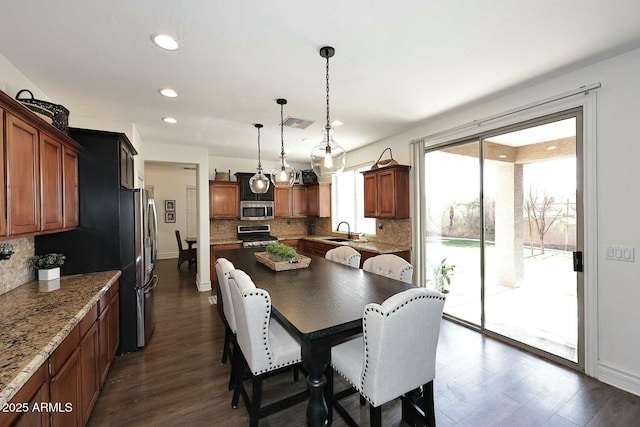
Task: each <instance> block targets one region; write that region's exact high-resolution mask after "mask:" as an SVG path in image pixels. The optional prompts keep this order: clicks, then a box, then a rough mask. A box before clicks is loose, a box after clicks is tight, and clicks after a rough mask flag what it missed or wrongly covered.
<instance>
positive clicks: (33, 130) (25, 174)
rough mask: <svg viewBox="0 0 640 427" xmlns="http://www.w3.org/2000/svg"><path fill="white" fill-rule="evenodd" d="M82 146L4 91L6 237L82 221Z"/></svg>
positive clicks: (1, 194)
mask: <svg viewBox="0 0 640 427" xmlns="http://www.w3.org/2000/svg"><path fill="white" fill-rule="evenodd" d="M80 149H81V146H80V145H79V144H78V143H77V142H75V141H73V140H72V139H71V138H70V137H69V136H68V135H65V134H63V133H62V132H60V131H59V130H58V129H56V128H54V127H53V126H51V125H50V124H49V123H47V122H45V121H44V120H42V119H41V118H40V117H38V116H37V115H35V113H33V112H31V111H30V110H28V109H27V108H25V107H24V106H23V105H21V104H20V103H19V102H17V101H15V100H14V99H12V98H11V97H9V96H8V95H7V94H5V93H4V92H2V91H0V176H2V179H3V185H2V186H1V189H0V206H1V207H0V238H1V239H2V240H5V239H7V238H15V237H14V236H16V237H17V236H20V237H22V236H25V237H26V236H33V235H40V234H47V233H53V232H56V231H63V230H66V229H69V228H74V227H77V225H78V223H77V221H78V206H79V200H78V195H77V192H78V161H77V159H78V154H77V153H78V151H79V150H80ZM65 153H66V154H65Z"/></svg>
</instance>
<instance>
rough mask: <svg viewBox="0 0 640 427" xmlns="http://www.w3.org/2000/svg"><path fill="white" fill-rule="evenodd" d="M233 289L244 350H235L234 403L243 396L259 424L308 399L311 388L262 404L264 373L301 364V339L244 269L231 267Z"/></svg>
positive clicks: (238, 336) (253, 422)
mask: <svg viewBox="0 0 640 427" xmlns="http://www.w3.org/2000/svg"><path fill="white" fill-rule="evenodd" d="M229 289H230V291H231V300H232V302H233V309H234V313H235V316H236V339H237V342H238V347H239V350H240V351H236V352H234V358H235V361H234V365H236V366H237V367H238V370H237V372H236V373H235V379H236V380H235V387H234V392H233V399H232V401H231V406H232V407H233V408H236V407H237V406H238V400H239V398H240V396H242V400H243V401H244V403H245V406H246V407H247V411H248V412H249V420H250V421H249V423H250V426H251V427H254V426H257V425H258V420H259V419H260V418H262V417H265V416H267V415H270V414H273V413H275V412H277V411H280V410H282V409H285V408H288V407H291V406H293V405H295V404H298V403H300V402H302V401H304V400H305V399H308V397H309V392H308V390H305V391H303V392H300V393H297V394H295V395H293V396H289V397H287V398H285V399H283V400H280V401H278V402H274V403H271V404H269V405H267V406H265V407H261V401H262V379H263V377H264V376H266V375H268V374H269V375H270V374H272V373H276V372H277V371H284V370H288V369H289V368H291V367H295V366H299V365H300V364H301V362H302V356H301V350H300V343H299V342H298V341H297V340H296V338H294V337H293V336H292V335H291V334H289V332H287V331H286V330H285V329H284V328H283V327H282V325H280V323H279V322H278V321H276V320H275V319H272V318H271V297H270V296H269V293H268V292H267V291H265V290H264V289H259V288H256V286H255V284H254V283H253V281H252V280H251V278H250V277H249V276H248V275H247V274H246V273H245V272H244V271H241V270H233V271H231V273H230V274H229ZM247 367H248V368H249V372H250V374H251V380H252V392H251V394H252V397H251V399H249V395H248V394H247V391H246V389H245V388H244V384H243V380H244V376H245V371H246V368H247ZM294 378H295V374H294Z"/></svg>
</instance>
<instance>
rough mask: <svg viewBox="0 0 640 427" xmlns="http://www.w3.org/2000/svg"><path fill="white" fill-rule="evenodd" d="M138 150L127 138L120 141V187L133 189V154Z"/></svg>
mask: <svg viewBox="0 0 640 427" xmlns="http://www.w3.org/2000/svg"><path fill="white" fill-rule="evenodd" d="M137 154H138V152H137V151H136V149H135V148H133V145H132V144H131V143H130V142H129V140H128V139H127V140H126V141H125V140H122V142H121V143H120V187H124V188H129V189H133V188H134V187H135V176H134V172H133V156H135V155H137Z"/></svg>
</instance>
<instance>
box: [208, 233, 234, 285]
mask: <svg viewBox="0 0 640 427" xmlns="http://www.w3.org/2000/svg"><path fill="white" fill-rule="evenodd" d="M226 249H242V243H228V244H222V245H211V246H210V247H209V274H210V277H211V282H212V283H217V282H218V275H217V273H216V251H224V250H226Z"/></svg>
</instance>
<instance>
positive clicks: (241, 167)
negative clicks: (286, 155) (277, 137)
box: [209, 153, 311, 181]
mask: <svg viewBox="0 0 640 427" xmlns="http://www.w3.org/2000/svg"><path fill="white" fill-rule="evenodd" d="M249 155H250V156H251V155H252V154H249ZM279 161H280V159H279V158H277V159H264V158H263V159H262V171H263V172H264V173H265V175H269V173H271V169H272V168H273V167H274V166H275V165H276V164H277V162H279ZM289 164H290V165H291V166H293V167H294V168H296V170H297V171H298V172H300V170H301V169H311V163H306V164H304V163H294V162H289ZM257 167H258V154H257V153H256V154H255V157H250V158H248V159H239V158H235V157H221V156H209V179H214V177H215V171H216V169H217V170H218V172H229V170H231V180H232V181H235V177H234V176H233V174H234V173H236V172H253V173H255V172H256V168H257Z"/></svg>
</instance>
